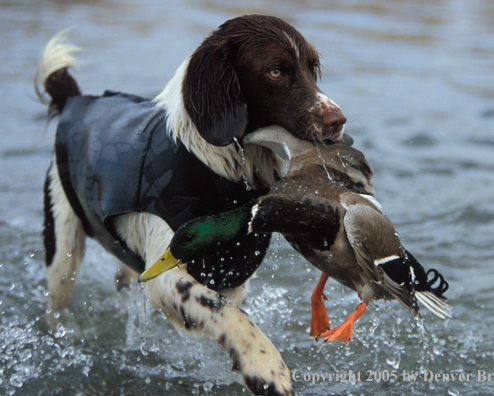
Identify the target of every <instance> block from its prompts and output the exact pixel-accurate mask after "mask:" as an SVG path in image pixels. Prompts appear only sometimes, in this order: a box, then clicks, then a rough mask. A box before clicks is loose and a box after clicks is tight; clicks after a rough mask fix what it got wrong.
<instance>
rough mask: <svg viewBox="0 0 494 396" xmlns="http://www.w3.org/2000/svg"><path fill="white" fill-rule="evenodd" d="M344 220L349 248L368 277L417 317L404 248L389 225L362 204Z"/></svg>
mask: <svg viewBox="0 0 494 396" xmlns="http://www.w3.org/2000/svg"><path fill="white" fill-rule="evenodd" d="M343 221H344V225H345V230H346V233H347V236H348V240H349V241H350V245H351V246H352V248H353V250H354V252H355V256H356V258H357V261H358V263H359V265H360V266H361V268H362V269H363V271H364V273H365V274H366V275H367V277H368V278H369V279H370V280H371V281H372V282H374V283H375V284H377V285H379V286H380V287H382V288H383V289H384V290H385V291H387V292H388V293H389V294H391V295H392V296H393V297H394V298H395V299H397V300H398V301H399V302H400V303H401V304H402V305H404V306H405V307H406V308H407V309H408V310H409V311H410V312H412V313H413V314H414V315H415V316H420V315H419V307H418V304H417V298H416V296H415V289H414V286H413V279H412V275H411V272H410V266H409V265H408V264H407V262H406V261H407V260H406V254H405V249H404V248H403V246H402V244H401V242H400V240H399V238H398V236H397V233H396V231H395V229H394V227H393V225H392V224H391V222H390V221H389V220H388V219H387V218H386V217H385V216H384V215H383V214H382V213H380V212H378V211H377V210H375V209H373V208H371V207H369V206H364V205H352V206H349V207H348V209H347V212H346V214H345V218H344V220H343Z"/></svg>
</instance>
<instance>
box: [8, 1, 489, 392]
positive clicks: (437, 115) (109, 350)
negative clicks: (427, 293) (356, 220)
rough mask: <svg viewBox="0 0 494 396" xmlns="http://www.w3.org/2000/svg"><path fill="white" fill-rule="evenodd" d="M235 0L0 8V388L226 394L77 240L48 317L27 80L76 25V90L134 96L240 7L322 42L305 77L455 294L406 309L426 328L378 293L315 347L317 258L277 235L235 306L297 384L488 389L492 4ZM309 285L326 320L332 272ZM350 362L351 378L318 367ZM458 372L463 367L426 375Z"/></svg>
mask: <svg viewBox="0 0 494 396" xmlns="http://www.w3.org/2000/svg"><path fill="white" fill-rule="evenodd" d="M242 3H244V2H242ZM242 3H240V2H239V3H238V4H233V3H232V2H231V1H208V2H192V1H177V2H162V1H158V0H146V1H139V2H137V1H135V2H131V1H125V0H123V1H110V0H109V1H105V0H99V1H72V2H58V1H44V2H34V1H33V2H27V1H21V0H18V1H10V2H6V1H3V2H1V3H0V33H1V37H2V40H1V41H0V51H1V55H2V62H1V63H0V87H1V95H0V101H1V106H0V120H1V122H2V128H0V136H1V146H0V171H1V176H0V202H1V203H2V204H1V205H0V244H1V249H0V290H1V291H2V293H1V295H0V326H1V328H0V351H1V352H0V394H6V395H57V394H59V395H66V394H73V395H95V394H108V395H110V394H111V395H133V394H140V395H156V394H162V395H190V394H197V395H199V394H201V395H232V394H243V393H242V390H243V386H242V385H241V384H239V383H238V377H237V376H236V375H235V374H232V373H231V371H230V368H231V363H230V362H229V361H228V356H227V353H226V352H225V351H222V350H219V349H218V348H217V347H216V345H215V344H214V343H213V342H209V341H197V340H191V339H189V338H187V337H183V336H181V335H179V334H177V332H176V331H175V330H174V329H173V328H172V327H171V325H170V324H169V323H168V322H167V321H166V320H165V319H164V318H163V317H162V315H161V314H159V313H158V312H155V311H154V310H153V309H151V308H150V307H148V310H147V314H146V315H145V314H144V307H143V298H142V291H141V289H140V288H139V287H137V286H134V287H133V288H132V289H131V290H123V291H122V292H117V291H116V288H115V287H114V284H113V280H114V273H115V270H116V266H115V265H114V264H113V260H112V259H111V258H110V257H109V256H108V255H106V254H105V253H104V252H103V251H102V250H101V249H100V248H99V247H98V246H96V245H95V244H94V243H89V244H88V254H87V255H86V259H85V264H84V267H83V272H82V274H81V275H80V276H79V278H78V280H77V282H78V283H77V285H76V288H75V290H74V293H73V295H72V299H71V301H70V304H69V314H68V319H67V320H66V322H65V327H60V328H58V329H57V330H56V331H55V332H54V333H50V332H49V330H48V329H47V327H46V325H45V324H44V321H43V310H44V300H45V293H46V280H45V273H44V265H43V260H44V253H43V249H42V241H41V237H40V233H41V224H42V193H41V191H42V184H43V178H44V174H45V171H46V168H47V166H48V163H49V160H50V154H51V145H52V135H53V132H54V125H55V124H51V125H49V126H47V123H46V119H45V118H44V113H45V110H46V109H45V107H44V106H42V105H40V104H39V103H37V102H36V100H35V98H34V94H33V89H32V84H31V80H32V77H33V75H34V70H35V68H36V65H37V62H38V59H39V57H40V55H41V52H42V48H43V46H44V45H45V43H46V41H47V40H48V39H49V37H51V36H52V35H53V34H55V33H56V32H58V31H60V30H61V29H63V28H65V27H67V26H75V32H74V35H73V37H74V41H75V43H76V44H78V45H81V46H83V47H85V48H86V49H87V50H86V51H85V52H84V53H82V54H81V58H80V59H81V64H80V66H79V74H78V76H77V78H78V80H79V81H80V85H81V87H82V89H83V91H84V92H85V93H96V94H98V93H101V92H102V90H103V89H114V90H123V91H125V92H130V93H135V94H140V95H143V96H147V97H151V96H153V95H155V94H157V93H158V92H159V91H161V89H162V87H163V86H164V84H165V83H166V81H168V79H169V78H170V77H171V76H172V74H173V72H174V70H175V69H176V68H177V67H178V66H179V65H180V63H181V62H182V61H183V59H185V57H186V56H187V55H189V54H190V52H191V51H193V49H194V48H195V47H196V46H197V45H198V44H199V42H200V41H201V40H202V38H203V37H204V36H206V35H207V34H208V32H209V31H210V30H212V29H213V28H214V27H216V26H217V25H219V24H220V23H221V22H223V21H224V20H226V19H228V18H230V17H233V16H235V15H239V14H245V13H253V12H263V13H270V14H274V15H278V16H280V17H282V18H284V19H286V20H287V21H289V22H291V23H292V24H294V25H295V26H296V27H297V28H298V29H299V30H300V31H301V32H302V33H303V34H304V35H305V36H306V37H307V39H308V40H309V41H310V42H312V43H313V44H314V45H315V46H316V47H317V49H318V50H319V52H320V53H321V54H322V61H323V65H324V70H323V71H324V74H323V78H322V82H321V84H320V86H321V88H322V90H323V91H324V92H325V93H327V94H328V95H329V96H330V97H331V98H332V99H334V100H335V101H336V102H337V103H338V104H339V105H340V106H341V107H342V108H343V110H344V112H345V115H346V116H347V117H348V120H349V122H348V127H347V128H348V130H349V131H350V132H351V134H352V136H353V137H354V139H355V146H356V147H357V148H360V149H362V150H363V151H364V152H365V154H366V156H367V158H368V160H369V162H370V163H371V165H372V166H373V169H374V171H375V178H374V184H375V187H376V191H377V197H378V199H379V201H380V203H381V204H382V205H383V209H384V211H385V213H386V214H387V216H388V217H389V218H390V219H391V220H392V221H393V222H394V224H395V226H396V228H397V230H399V232H400V237H401V239H402V241H403V242H404V244H405V245H406V246H407V248H408V249H409V250H410V251H412V252H413V253H414V255H416V257H417V258H419V259H420V260H421V261H422V263H423V264H424V265H425V266H426V267H428V268H436V269H437V270H439V271H440V272H441V273H442V274H443V275H444V276H445V277H446V278H447V280H448V281H449V283H450V290H449V291H448V293H447V296H448V297H449V298H450V304H451V305H452V306H453V308H454V311H453V314H454V318H453V319H451V320H448V321H443V320H441V319H438V318H435V317H433V315H431V314H428V313H427V312H424V318H425V325H426V327H427V331H428V334H429V337H428V339H427V340H424V339H423V338H422V337H421V335H420V331H419V329H418V328H417V326H416V324H415V321H414V319H413V318H412V317H411V315H410V314H409V313H408V312H405V310H404V309H403V308H401V307H400V306H398V304H397V303H395V302H393V303H387V304H385V303H383V302H379V303H376V304H373V305H372V306H373V309H372V310H369V312H366V314H365V315H364V316H363V317H362V318H360V319H359V320H358V322H357V324H356V329H355V338H354V339H353V340H352V341H351V342H350V343H349V344H346V345H342V344H333V345H326V346H321V345H320V344H315V343H314V341H313V340H312V339H310V337H309V334H308V327H309V320H310V310H309V301H310V294H311V291H312V289H313V287H314V286H315V283H316V281H317V279H318V277H319V272H318V271H317V270H315V269H313V268H312V267H311V266H309V265H308V264H307V263H305V262H304V261H303V260H302V259H301V258H300V257H299V256H298V255H296V254H295V253H294V252H293V250H291V249H290V248H289V247H288V246H287V244H286V242H284V240H283V239H279V240H277V239H276V238H275V239H274V246H273V248H272V250H271V252H270V253H269V254H268V258H267V262H266V264H265V265H264V266H263V267H262V269H261V271H260V274H259V277H258V278H257V279H256V280H255V281H254V282H253V285H252V290H251V293H250V298H249V300H248V301H247V304H246V309H247V310H248V311H249V313H250V314H251V315H252V317H253V318H254V319H255V320H256V321H257V322H258V323H259V324H260V326H261V328H262V329H263V331H264V332H265V333H266V334H268V336H269V337H270V338H271V339H272V340H273V342H274V343H275V344H276V345H277V347H278V348H279V349H280V350H281V351H282V354H283V357H284V359H285V361H286V363H287V364H288V365H289V367H290V368H291V369H293V370H300V371H297V372H296V374H297V378H298V379H302V380H301V381H298V382H297V383H296V384H295V388H296V390H297V392H298V393H299V394H300V395H307V396H308V395H321V394H331V395H340V394H341V395H402V394H411V395H430V394H441V395H488V394H492V389H493V385H494V384H493V383H492V382H490V383H489V382H487V381H478V380H477V370H484V371H486V373H494V359H493V353H494V334H493V332H492V330H491V329H492V328H493V326H494V306H493V304H492V300H493V297H494V291H493V288H492V279H493V277H494V258H493V257H494V255H493V245H494V237H493V235H494V178H493V173H494V134H493V127H494V5H493V3H492V1H490V0H475V1H467V0H437V1H429V2H423V1H415V0H402V1H394V0H393V1H391V0H380V1H378V0H371V1H367V0H353V1H332V2H325V1H311V2H297V1H284V2H274V1H253V2H250V4H249V5H245V4H242ZM278 245H279V246H278ZM327 294H328V297H329V298H330V301H329V302H328V303H327V307H328V313H329V317H330V321H331V323H332V324H334V325H337V324H339V323H340V322H341V321H342V320H343V319H344V318H345V316H346V315H348V314H349V313H351V312H352V311H353V310H354V309H355V307H356V305H357V304H358V301H357V297H356V296H355V293H352V292H350V291H348V290H344V289H343V287H341V286H339V285H337V284H335V283H334V282H330V283H328V287H327ZM141 349H142V351H141ZM349 370H352V372H353V373H357V374H358V373H360V376H361V377H360V379H361V380H360V381H358V380H352V381H351V382H349V383H344V382H345V380H343V381H341V377H338V378H339V381H335V378H336V374H341V373H348V371H349ZM368 370H370V371H368ZM393 370H396V372H395V373H396V374H398V375H397V376H396V377H397V378H396V379H394V377H393V376H392V375H391V373H392V372H393ZM425 370H429V371H430V372H432V373H434V375H435V374H437V373H439V374H440V380H438V381H436V380H433V381H430V382H429V381H424V380H423V374H420V376H419V378H418V380H417V381H416V382H415V383H414V384H413V383H411V382H409V381H407V382H406V381H404V380H405V379H410V378H411V377H410V376H408V377H407V376H405V377H404V376H403V371H405V374H407V375H409V374H416V373H424V372H426V371H425ZM371 372H372V377H371V378H370V379H373V381H366V380H367V379H369V376H370V375H371V374H370V373H371ZM460 373H464V374H474V375H473V376H472V377H470V380H469V381H466V380H465V378H464V379H463V381H460V380H458V379H456V380H454V381H452V380H451V376H450V378H449V379H450V381H446V380H445V379H447V377H444V378H443V377H442V375H443V374H460ZM481 373H482V371H481ZM313 374H314V376H313ZM315 374H318V375H319V374H333V375H334V377H333V381H332V382H329V383H328V382H327V381H326V382H325V383H322V380H319V381H318V382H316V381H315V380H314V382H315V383H314V384H312V378H316V377H315ZM304 375H305V376H306V378H309V379H310V380H311V381H310V382H306V381H304V380H303V376H304ZM378 375H379V377H378ZM378 378H380V380H379V381H377V379H378ZM386 378H387V380H385V379H386ZM245 394H247V393H245Z"/></svg>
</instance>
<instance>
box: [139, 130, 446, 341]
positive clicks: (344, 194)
mask: <svg viewBox="0 0 494 396" xmlns="http://www.w3.org/2000/svg"><path fill="white" fill-rule="evenodd" d="M244 144H258V145H262V146H266V147H268V148H270V149H271V150H273V151H274V152H275V153H277V154H278V155H279V156H281V157H282V158H284V159H285V160H286V161H287V163H288V169H287V173H286V175H285V176H284V177H282V178H281V179H280V180H279V181H278V182H277V183H276V184H275V185H273V187H272V188H271V189H270V191H269V193H268V194H267V195H265V196H262V197H259V198H257V200H256V201H254V203H253V204H252V205H248V206H244V207H242V208H239V209H235V210H233V211H231V212H227V213H224V214H222V215H220V216H209V217H205V218H203V219H201V218H199V219H195V220H192V221H191V222H190V223H186V224H185V225H184V226H182V227H181V229H179V230H178V231H177V232H176V234H175V236H174V238H173V239H172V242H171V245H170V251H171V252H172V253H173V254H174V255H175V256H177V255H178V256H177V257H179V258H180V257H184V258H186V260H185V261H189V260H190V259H197V258H200V257H204V255H205V254H206V253H205V252H209V251H214V250H216V251H219V250H220V247H221V246H223V244H226V243H230V242H231V241H232V240H237V241H239V243H241V239H242V237H243V236H245V235H248V234H252V233H259V234H262V233H264V232H266V233H267V232H279V233H281V234H282V235H283V236H284V237H285V239H286V240H287V241H288V242H289V243H290V245H291V246H292V247H294V248H295V250H297V251H298V252H299V253H300V254H301V255H302V256H303V257H304V258H305V259H307V260H308V261H309V262H310V263H311V264H312V265H314V266H315V267H316V268H318V269H319V270H321V271H322V273H323V274H322V276H321V279H320V281H319V283H318V284H317V286H316V288H315V290H314V292H313V294H312V298H311V303H312V321H311V335H312V336H320V337H322V338H323V339H324V340H325V341H327V342H329V341H334V340H340V341H345V342H346V341H348V340H349V339H350V338H351V336H352V329H353V323H354V321H355V320H356V319H357V318H358V317H360V316H361V315H362V314H363V313H364V311H365V308H366V306H367V304H368V303H369V302H370V301H371V300H373V299H396V300H398V301H399V302H400V303H401V304H402V305H403V306H405V307H406V308H407V309H408V310H409V311H410V312H411V313H412V314H414V315H415V316H416V317H418V318H420V314H419V306H418V304H417V300H419V301H420V302H422V303H423V304H425V306H426V307H427V308H428V309H429V310H431V311H432V312H433V313H435V314H436V315H438V316H440V317H442V318H445V317H450V314H449V310H450V307H449V305H448V304H447V303H446V299H445V298H444V296H443V294H444V292H445V291H446V290H447V289H448V284H447V282H446V281H444V279H443V277H442V275H440V274H439V273H438V272H437V271H436V270H429V271H428V272H426V271H425V270H424V268H423V267H422V266H421V265H420V263H419V262H418V261H417V260H416V259H415V258H414V257H413V256H412V255H411V254H410V253H409V252H408V251H407V250H406V249H405V248H404V247H403V245H402V244H401V241H400V239H399V238H398V234H397V232H396V231H395V229H394V227H393V225H392V223H391V221H390V220H389V219H388V218H387V217H386V216H385V215H384V214H383V213H382V211H381V206H380V204H379V203H378V201H377V200H376V198H375V192H374V187H373V185H372V181H371V179H372V169H371V167H370V165H369V164H368V162H367V160H366V159H365V156H364V154H363V153H362V152H360V151H359V150H357V149H355V148H353V147H352V146H351V145H348V144H331V145H325V144H323V143H312V142H307V141H302V140H299V139H297V138H295V137H294V136H293V135H292V134H290V133H288V132H287V131H285V130H284V129H282V128H280V127H276V126H275V127H268V128H263V129H260V130H258V131H256V132H253V133H251V134H249V135H248V136H247V137H246V138H245V139H244ZM226 219H228V221H226ZM205 224H207V229H208V232H207V236H201V237H199V236H198V235H200V234H201V233H202V234H203V233H204V232H203V231H201V230H204V225H205ZM227 224H229V225H228V226H227ZM232 224H236V226H235V227H233V226H232ZM225 228H228V229H230V230H231V231H229V232H228V233H225ZM226 234H228V235H229V237H224V235H226ZM192 244H194V246H193V245H192ZM207 254H209V253H207ZM163 257H165V255H164V256H163ZM163 260H165V259H163ZM166 261H167V262H168V259H166ZM182 261H184V260H182ZM185 261H184V262H185ZM177 262H179V261H178V260H175V261H173V262H172V261H169V263H171V264H167V265H166V266H164V267H163V266H160V265H159V264H158V263H157V264H156V266H157V267H159V268H158V269H153V267H152V268H151V270H150V272H149V273H148V271H146V272H145V273H144V274H143V275H141V277H142V278H144V279H141V280H147V279H150V277H154V276H156V275H158V274H159V273H160V271H163V270H166V269H168V268H171V266H173V265H176V263H177ZM431 273H432V275H433V277H432V279H429V278H430V274H431ZM329 277H331V278H333V279H335V280H336V281H338V282H340V283H341V284H343V285H345V286H347V287H349V288H351V289H353V290H355V291H356V292H357V293H358V296H359V298H360V300H361V303H360V304H359V306H358V307H357V309H356V311H355V313H353V314H351V315H350V316H349V318H348V319H347V320H346V321H345V322H344V323H343V324H342V325H340V326H338V327H336V328H334V329H330V324H329V319H328V317H327V313H326V309H325V306H324V303H323V302H322V299H326V295H325V294H324V291H323V289H324V285H325V283H326V281H327V279H328V278H329ZM437 281H438V283H437Z"/></svg>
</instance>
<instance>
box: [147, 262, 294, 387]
mask: <svg viewBox="0 0 494 396" xmlns="http://www.w3.org/2000/svg"><path fill="white" fill-rule="evenodd" d="M146 292H147V295H148V297H149V299H150V301H151V303H152V304H153V305H154V306H155V307H157V308H159V309H160V310H161V311H162V312H163V313H164V314H165V315H166V317H167V318H168V319H169V320H170V321H171V322H172V323H173V324H174V325H176V326H179V327H183V328H185V330H187V331H196V332H197V331H199V332H202V333H203V334H204V335H206V336H208V337H211V338H214V339H216V340H217V341H218V342H219V343H220V344H221V345H223V346H224V347H225V348H226V349H227V350H228V352H229V354H230V358H231V360H232V364H233V370H234V371H238V372H239V374H240V375H241V376H242V377H243V379H244V382H245V384H246V385H247V387H248V388H249V389H250V390H251V391H252V392H253V393H254V394H255V395H293V394H294V393H293V390H292V386H291V381H290V372H289V370H288V368H287V366H286V365H285V363H284V362H283V359H282V357H281V355H280V353H279V352H278V350H277V349H276V348H275V346H274V345H273V344H272V343H271V341H270V340H269V339H268V338H267V337H266V336H265V335H264V333H262V331H261V330H260V329H259V327H258V326H257V325H256V324H255V323H254V322H253V321H252V319H250V317H249V316H248V315H247V314H246V313H245V312H244V311H242V310H241V309H239V308H237V306H235V305H234V304H233V303H231V302H229V301H228V300H226V299H225V298H224V297H223V296H221V295H219V294H218V293H216V292H214V291H212V290H209V289H207V288H206V287H204V286H202V285H201V284H200V283H199V282H197V281H196V280H194V279H193V278H192V277H191V276H190V275H189V274H188V273H187V271H186V270H185V268H184V266H183V267H182V268H175V269H173V270H171V271H168V272H165V273H164V274H162V275H161V276H159V277H158V278H157V279H155V280H153V281H150V282H149V284H148V286H147V289H146Z"/></svg>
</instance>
